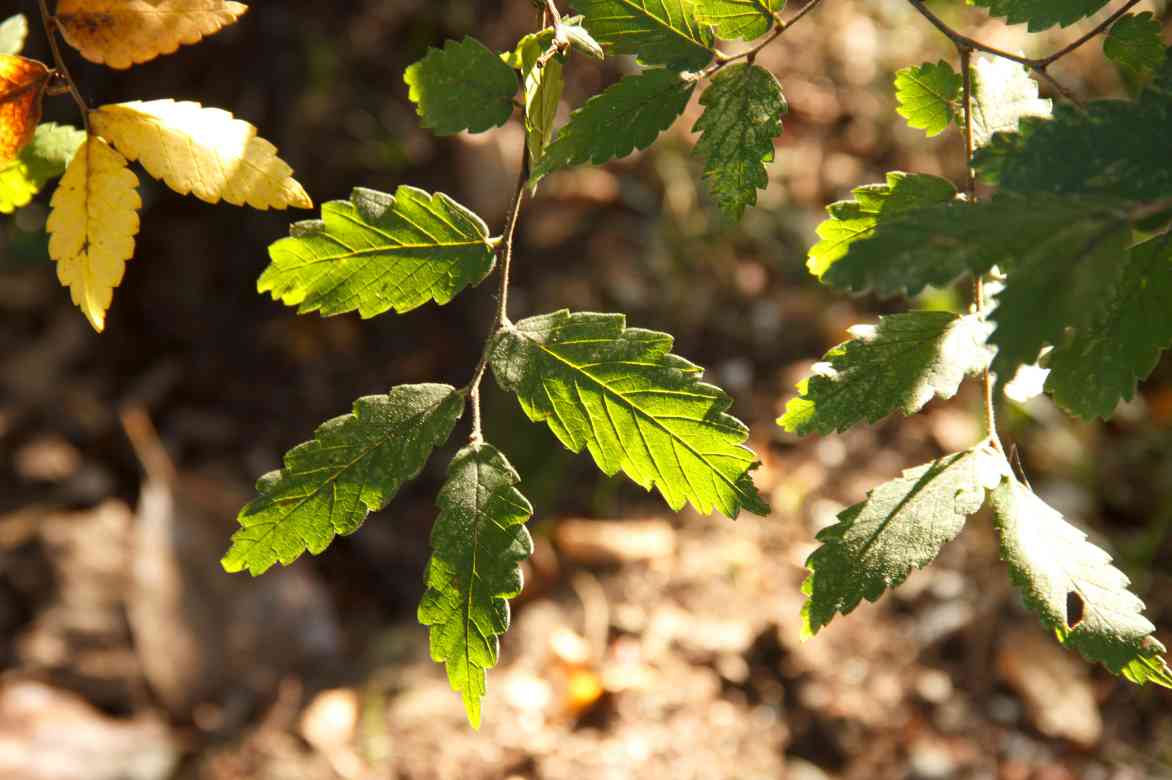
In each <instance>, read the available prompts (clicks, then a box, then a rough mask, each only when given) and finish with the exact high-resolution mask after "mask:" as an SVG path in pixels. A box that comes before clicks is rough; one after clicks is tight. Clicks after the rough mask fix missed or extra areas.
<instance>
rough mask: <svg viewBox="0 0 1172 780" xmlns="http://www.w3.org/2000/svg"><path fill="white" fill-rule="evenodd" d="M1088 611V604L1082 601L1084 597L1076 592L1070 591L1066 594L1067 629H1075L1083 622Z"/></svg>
mask: <svg viewBox="0 0 1172 780" xmlns="http://www.w3.org/2000/svg"><path fill="white" fill-rule="evenodd" d="M1085 611H1086V604H1085V603H1084V602H1083V600H1082V596H1080V595H1078V593H1076V592H1075V591H1073V590H1072V591H1070V592H1069V593H1067V594H1066V626H1067V628H1074V627H1075V626H1077V625H1078V624H1079V623H1081V622H1082V616H1083V612H1085Z"/></svg>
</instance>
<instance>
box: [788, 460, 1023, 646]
mask: <svg viewBox="0 0 1172 780" xmlns="http://www.w3.org/2000/svg"><path fill="white" fill-rule="evenodd" d="M1008 468H1009V465H1008V464H1007V463H1006V462H1005V459H1004V458H1002V457H1001V456H999V455H996V454H994V453H993V452H991V451H990V450H988V449H986V448H985V447H977V448H975V449H972V450H967V451H965V452H959V453H955V454H952V455H948V456H946V457H943V458H940V459H939V460H936V461H933V462H932V463H926V464H924V465H922V466H917V467H916V468H914V469H909V470H908V471H905V472H904V473H903V476H902V477H900V478H899V479H896V480H893V481H891V482H888V483H886V484H884V485H881V486H879V487H877V488H875V489H874V490H872V491H871V492H870V493H868V494H867V499H866V500H865V501H863V502H861V503H858V504H855V505H854V506H852V507H850V508H849V509H847V510H845V511H843V512H842V513H841V514H839V516H838V522H837V523H836V524H835V525H832V526H830V527H829V528H825V529H823V530H822V531H820V532H819V533H818V541H820V542H822V546H821V547H819V548H818V549H817V550H815V551H814V552H813V553H811V554H810V557H809V558H808V559H806V568H808V569H809V570H810V575H809V577H807V578H806V581H805V583H803V584H802V592H803V593H804V594H805V595H806V596H807V599H806V603H805V604H804V605H803V606H802V623H803V625H802V637H803V638H805V639H808V638H810V637H812V636H814V635H815V634H816V633H818V631H819V629H821V628H822V627H823V626H825V625H828V624H829V623H830V621H831V620H832V619H833V618H834V616H835V615H836V614H842V615H846V614H849V613H850V612H851V611H853V610H854V609H855V607H857V606H858V605H859V603H860V602H861V601H862V600H863V599H864V598H865V599H867V600H868V601H872V602H873V601H876V600H878V598H879V597H880V596H882V595H883V592H884V591H885V590H887V589H888V588H894V587H896V586H897V585H899V584H901V583H902V582H903V581H904V580H906V579H907V576H908V574H910V573H911V571H912V570H913V569H921V568H923V567H924V566H926V565H928V564H929V563H931V562H932V561H933V560H934V559H935V558H936V556H937V555H938V554H939V553H940V549H941V548H942V547H943V546H944V545H945V544H947V543H948V542H950V541H952V540H953V539H955V538H956V535H957V534H959V533H960V531H961V529H962V528H963V527H964V523H965V520H966V519H967V518H968V516H969V515H971V514H973V513H974V512H976V511H977V510H978V509H980V508H981V505H982V504H984V503H985V491H986V490H988V489H992V488H994V487H996V486H997V484H998V483H999V482H1000V479H1001V476H1002V474H1003V473H1005V471H1007V470H1008Z"/></svg>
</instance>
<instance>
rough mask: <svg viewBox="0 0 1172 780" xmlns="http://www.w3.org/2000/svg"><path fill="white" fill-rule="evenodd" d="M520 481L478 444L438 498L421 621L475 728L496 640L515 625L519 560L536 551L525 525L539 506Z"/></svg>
mask: <svg viewBox="0 0 1172 780" xmlns="http://www.w3.org/2000/svg"><path fill="white" fill-rule="evenodd" d="M518 482H520V477H519V476H517V472H516V471H514V470H513V467H512V466H511V465H510V464H509V462H508V461H507V460H506V459H505V457H504V455H502V454H501V453H500V452H499V451H498V450H497V449H496V448H494V447H492V446H490V445H488V444H473V445H470V446H468V447H465V448H464V449H462V450H461V451H460V452H459V453H458V454H457V455H456V457H455V459H454V460H453V461H452V464H451V466H450V467H449V469H448V479H447V482H446V483H445V484H444V486H443V489H442V490H440V493H439V497H438V498H437V499H436V503H437V505H438V506H439V509H440V514H439V517H438V518H436V521H435V527H434V528H433V530H432V532H431V545H432V548H433V552H432V555H431V560H430V561H429V562H428V564H427V573H426V575H425V578H424V579H425V581H426V583H427V592H426V593H424V594H423V599H422V601H421V602H420V604H419V622H420V623H422V624H423V625H425V626H430V627H431V631H430V636H431V657H432V659H434V660H435V661H436V662H437V663H444V664H446V665H447V669H448V680H449V682H450V683H451V685H452V689H453V690H455V691H457V692H459V693H460V695H461V696H462V697H463V699H464V707H465V709H466V711H467V713H468V720H469V721H470V722H471V723H472V726H473V727H474V728H480V700H481V699H482V698H483V697H484V693H485V684H486V680H485V671H486V670H488V669H491V668H492V667H493V666H496V663H497V657H498V654H499V641H498V639H497V637H498V636H499V635H500V634H503V633H505V631H507V630H508V628H509V603H508V599H511V598H513V597H514V596H516V595H517V594H519V593H520V592H521V586H522V579H521V568H520V566H519V563H520V562H521V561H522V560H524V559H525V558H528V557H529V556H530V555H531V554H532V552H533V540H532V539H531V538H530V536H529V531H528V530H527V529H526V528H525V521H526V520H528V519H529V516H530V515H532V514H533V508H532V506H530V504H529V502H528V501H527V500H526V499H525V496H523V495H521V493H520V492H519V491H518V490H517V488H516V485H517V483H518Z"/></svg>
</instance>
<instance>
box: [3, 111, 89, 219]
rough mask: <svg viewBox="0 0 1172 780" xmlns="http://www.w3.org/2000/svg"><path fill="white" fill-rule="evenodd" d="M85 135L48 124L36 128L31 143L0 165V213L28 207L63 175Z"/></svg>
mask: <svg viewBox="0 0 1172 780" xmlns="http://www.w3.org/2000/svg"><path fill="white" fill-rule="evenodd" d="M84 141H85V133H84V132H83V131H81V130H78V129H77V128H74V127H68V126H65V125H56V124H53V123H52V122H47V123H45V124H43V125H40V126H39V127H37V130H36V133H35V134H34V135H33V140H32V142H31V143H30V144H29V145H28V146H26V147H24V149H22V150H21V151H20V155H19V156H18V157H17V158H16V159H15V160H12V161H11V162H9V163H8V164H7V165H4V166H0V214H11V213H12V212H13V211H14V210H16V209H18V208H21V207H22V206H27V205H28V204H29V202H30V201H31V200H32V199H33V197H34V196H35V195H36V194H37V193H38V192H40V191H41V188H42V187H44V186H45V184H46V183H48V181H49V180H50V179H55V178H57V177H58V176H60V175H61V174H63V173H65V169H66V168H67V167H68V166H69V162H70V161H71V160H72V159H73V155H74V153H75V152H77V149H78V147H80V146H81V145H82V143H83V142H84Z"/></svg>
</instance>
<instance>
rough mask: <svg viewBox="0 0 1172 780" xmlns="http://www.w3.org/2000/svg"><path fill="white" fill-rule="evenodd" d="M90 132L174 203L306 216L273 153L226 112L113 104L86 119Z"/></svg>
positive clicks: (288, 172)
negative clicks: (159, 184) (188, 199)
mask: <svg viewBox="0 0 1172 780" xmlns="http://www.w3.org/2000/svg"><path fill="white" fill-rule="evenodd" d="M90 126H91V127H92V128H93V130H94V132H96V133H97V134H98V135H100V136H102V137H103V138H105V139H106V140H107V141H109V142H110V143H112V144H114V146H115V147H116V148H117V149H118V151H120V152H122V153H123V154H124V155H126V156H127V157H128V158H130V159H131V160H138V161H139V162H141V163H142V165H143V167H144V168H146V169H147V172H148V173H150V174H151V175H152V176H154V177H155V178H156V179H162V180H163V181H164V182H166V183H167V186H168V187H170V188H171V189H173V190H175V191H176V192H178V193H179V194H181V195H187V194H188V193H191V194H193V195H195V196H196V197H197V198H199V199H200V200H204V201H207V202H208V203H219V202H220V201H221V200H226V201H228V202H229V203H231V204H233V205H236V206H243V205H245V204H248V205H249V206H252V207H253V208H257V209H269V208H274V209H283V208H286V207H287V206H294V207H296V208H303V209H308V208H313V201H312V200H310V198H309V195H307V194H306V192H305V189H304V188H302V186H301V185H300V184H298V183H297V181H296V180H295V179H294V178H293V169H292V168H290V167H289V165H288V163H286V162H285V161H284V160H282V159H281V158H280V157H278V156H277V149H276V147H274V146H273V145H272V144H271V143H269V142H268V141H266V140H265V139H263V138H260V137H258V136H257V134H256V128H255V127H253V126H252V125H250V124H248V123H247V122H245V121H243V120H240V119H236V118H234V117H233V116H232V115H231V114H229V113H228V112H227V111H221V110H220V109H218V108H204V107H203V106H201V105H200V104H199V103H187V102H184V103H176V102H175V101H174V100H153V101H150V102H147V103H144V102H141V101H135V102H133V103H116V104H113V105H108V106H102V107H101V108H99V109H96V110H94V111H91V112H90Z"/></svg>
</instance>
